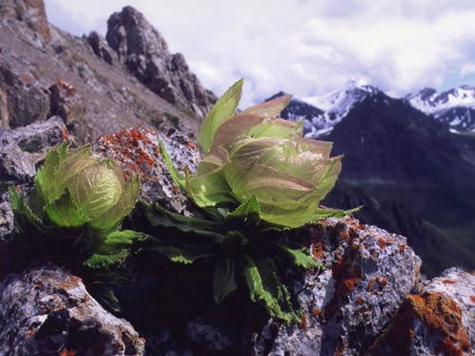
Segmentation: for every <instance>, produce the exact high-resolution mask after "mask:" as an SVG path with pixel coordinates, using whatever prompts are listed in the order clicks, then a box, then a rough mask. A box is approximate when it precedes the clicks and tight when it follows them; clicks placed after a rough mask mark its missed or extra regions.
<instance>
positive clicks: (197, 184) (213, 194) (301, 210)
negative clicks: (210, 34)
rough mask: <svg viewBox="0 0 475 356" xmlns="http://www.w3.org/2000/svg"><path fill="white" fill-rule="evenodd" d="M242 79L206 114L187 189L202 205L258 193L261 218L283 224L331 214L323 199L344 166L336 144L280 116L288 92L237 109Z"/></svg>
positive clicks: (300, 223) (290, 225) (245, 198)
mask: <svg viewBox="0 0 475 356" xmlns="http://www.w3.org/2000/svg"><path fill="white" fill-rule="evenodd" d="M241 87H242V81H239V82H237V83H236V84H234V85H233V86H232V87H231V89H229V90H228V91H227V92H226V93H225V94H224V96H223V97H222V98H221V99H219V100H218V102H217V104H216V106H215V107H214V109H213V110H212V111H211V113H210V114H209V115H208V117H207V118H206V119H205V121H204V124H203V127H202V129H201V132H200V135H199V137H200V139H201V140H200V144H201V146H202V148H203V151H204V153H206V156H205V157H204V159H203V160H202V161H201V162H200V164H199V166H198V168H197V170H196V172H195V173H194V174H192V175H188V176H187V177H186V183H185V186H186V190H187V192H188V194H189V195H190V196H191V197H192V199H193V200H194V202H195V203H196V204H197V205H198V206H199V207H201V208H211V207H218V206H220V205H223V204H227V203H233V202H234V203H238V204H242V203H245V202H246V201H248V200H249V199H251V198H253V197H255V198H256V200H257V202H258V204H259V217H260V219H261V220H263V221H266V222H268V223H270V224H273V225H276V226H281V227H284V228H298V227H300V226H303V225H305V224H308V223H312V222H316V221H318V220H321V219H322V218H327V217H328V214H322V209H320V208H319V205H320V201H321V200H322V199H323V198H324V197H325V196H326V195H327V193H328V192H329V191H330V190H331V189H332V188H333V186H334V185H335V182H336V180H337V178H338V175H339V173H340V171H341V156H338V157H334V158H330V151H331V147H332V145H331V143H329V142H324V141H315V140H310V139H306V138H303V137H302V133H303V127H302V124H301V123H296V122H290V121H287V120H283V119H279V118H277V116H278V115H279V114H280V112H281V111H282V110H283V109H284V108H285V107H286V105H287V104H288V102H289V100H290V97H289V96H283V97H279V98H277V99H274V100H271V101H268V102H265V103H263V104H260V105H257V106H255V107H252V108H249V109H246V110H244V111H243V112H241V113H238V114H236V113H235V110H236V107H237V103H238V101H239V98H240V96H241Z"/></svg>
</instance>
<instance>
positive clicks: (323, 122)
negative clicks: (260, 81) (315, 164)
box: [267, 83, 379, 138]
mask: <svg viewBox="0 0 475 356" xmlns="http://www.w3.org/2000/svg"><path fill="white" fill-rule="evenodd" d="M378 92H379V89H377V88H375V87H373V86H370V85H358V84H356V83H350V85H348V86H347V87H345V88H343V89H341V90H335V91H333V92H330V93H328V94H325V95H321V96H315V97H309V98H304V99H302V100H299V99H292V101H291V102H290V104H289V106H288V107H287V108H286V109H285V111H284V112H283V114H282V115H283V116H284V117H285V118H288V119H290V120H303V122H304V134H305V136H306V137H309V138H318V137H321V136H322V135H327V134H329V133H330V132H331V131H332V129H333V127H334V126H335V125H336V124H338V123H339V122H340V121H341V120H342V119H343V118H345V116H346V115H347V114H348V113H349V112H350V111H351V109H352V108H353V107H354V106H355V105H356V104H358V103H359V102H361V101H362V100H363V99H365V98H366V97H368V96H371V95H374V94H376V93H378ZM281 95H284V93H283V92H279V93H277V94H275V95H273V96H272V97H270V98H269V99H267V100H270V99H273V98H275V97H277V96H281Z"/></svg>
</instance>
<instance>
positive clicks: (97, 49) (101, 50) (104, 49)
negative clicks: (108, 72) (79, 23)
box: [87, 31, 114, 65]
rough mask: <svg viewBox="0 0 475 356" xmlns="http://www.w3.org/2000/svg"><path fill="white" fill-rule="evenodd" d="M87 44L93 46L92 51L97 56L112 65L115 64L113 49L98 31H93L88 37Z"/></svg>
mask: <svg viewBox="0 0 475 356" xmlns="http://www.w3.org/2000/svg"><path fill="white" fill-rule="evenodd" d="M87 42H88V43H89V45H90V46H91V48H92V51H93V52H94V54H95V55H96V56H98V57H99V58H101V59H103V60H104V61H105V62H106V63H109V64H110V65H112V64H114V59H113V57H112V53H111V48H110V47H109V45H108V44H107V42H106V40H105V39H104V38H103V37H102V36H101V35H99V34H98V33H97V32H96V31H92V32H91V33H90V34H89V36H87Z"/></svg>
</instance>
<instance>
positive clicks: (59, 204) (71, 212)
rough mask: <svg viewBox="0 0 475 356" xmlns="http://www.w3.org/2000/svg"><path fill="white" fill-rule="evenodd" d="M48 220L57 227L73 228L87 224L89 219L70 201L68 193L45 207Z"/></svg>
mask: <svg viewBox="0 0 475 356" xmlns="http://www.w3.org/2000/svg"><path fill="white" fill-rule="evenodd" d="M45 211H46V213H47V215H48V218H49V220H50V221H51V222H52V223H54V224H55V225H57V226H58V227H64V228H75V227H80V226H82V225H84V224H87V223H88V222H90V221H91V219H90V218H89V217H88V216H87V215H86V214H84V212H83V211H82V210H81V209H80V208H79V207H78V206H77V205H76V204H75V203H74V201H73V200H72V199H71V196H70V194H69V191H68V190H66V193H65V194H63V196H62V197H61V198H60V199H58V200H56V201H54V202H53V203H52V204H50V205H47V206H46V207H45Z"/></svg>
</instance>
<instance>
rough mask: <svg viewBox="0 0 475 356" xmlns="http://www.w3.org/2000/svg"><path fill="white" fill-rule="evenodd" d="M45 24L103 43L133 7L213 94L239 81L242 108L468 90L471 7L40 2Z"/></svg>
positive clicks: (295, 0) (202, 0) (473, 32)
mask: <svg viewBox="0 0 475 356" xmlns="http://www.w3.org/2000/svg"><path fill="white" fill-rule="evenodd" d="M45 3H46V10H47V15H48V17H49V20H50V22H52V23H53V24H54V25H56V26H57V27H59V28H61V29H63V30H67V31H69V32H71V33H73V34H75V35H83V34H88V33H89V32H90V31H92V30H95V31H98V32H99V33H101V34H102V35H105V33H106V30H107V19H108V17H109V16H110V15H111V14H112V13H113V12H117V11H120V9H121V8H122V7H123V6H126V5H131V6H133V7H135V8H136V9H138V10H139V11H141V12H142V13H144V15H145V17H146V18H147V19H148V20H149V21H150V22H151V23H152V24H153V25H154V26H155V27H156V28H157V29H158V30H159V31H160V33H161V34H162V35H163V37H164V38H165V40H166V41H167V42H168V45H169V48H170V50H171V51H172V52H181V53H183V54H184V56H185V58H186V60H187V62H188V64H189V66H190V68H191V69H192V71H193V72H195V73H196V74H197V75H198V78H199V79H200V80H201V82H202V83H203V85H204V86H205V87H207V88H209V89H211V90H213V91H214V92H215V93H216V94H218V95H219V94H221V93H222V92H223V91H224V90H225V89H226V88H227V87H228V86H229V85H230V84H232V82H234V81H235V80H237V79H240V78H244V79H245V89H244V96H243V104H251V103H255V102H259V101H261V100H263V99H265V98H267V97H269V96H271V95H273V94H274V93H276V92H277V91H280V90H282V91H285V92H288V93H292V94H294V95H295V96H297V97H300V98H305V97H312V96H318V95H322V94H325V93H328V92H329V91H333V90H338V89H340V88H342V87H345V86H346V85H347V84H348V83H349V82H354V81H356V82H358V83H367V84H372V85H375V86H377V87H379V88H381V89H382V90H384V91H386V92H387V93H388V94H390V95H393V96H403V95H406V94H408V93H410V92H414V91H417V90H419V89H421V88H423V87H434V88H438V89H447V88H450V87H454V86H458V85H461V84H469V85H475V1H473V0H378V1H375V0H339V1H335V0H332V1H327V0H239V1H225V0H100V1H98V0H45Z"/></svg>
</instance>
